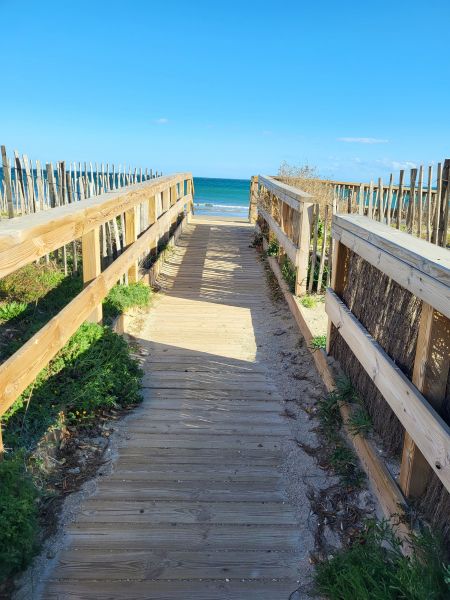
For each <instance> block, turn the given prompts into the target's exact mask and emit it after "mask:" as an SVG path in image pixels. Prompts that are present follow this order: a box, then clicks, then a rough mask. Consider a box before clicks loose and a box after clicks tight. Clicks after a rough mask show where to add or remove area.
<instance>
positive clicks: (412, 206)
mask: <svg viewBox="0 0 450 600" xmlns="http://www.w3.org/2000/svg"><path fill="white" fill-rule="evenodd" d="M416 178H417V169H411V173H410V183H409V204H408V212H407V217H406V225H407V228H408V233H412V232H413V230H414V221H415V218H416Z"/></svg>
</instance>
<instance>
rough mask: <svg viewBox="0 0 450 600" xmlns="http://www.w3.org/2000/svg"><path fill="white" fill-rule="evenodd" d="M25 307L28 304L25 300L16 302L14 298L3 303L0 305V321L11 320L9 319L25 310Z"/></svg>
mask: <svg viewBox="0 0 450 600" xmlns="http://www.w3.org/2000/svg"><path fill="white" fill-rule="evenodd" d="M27 308H28V304H27V303H26V302H16V301H15V300H13V301H12V302H7V303H6V304H3V305H2V306H0V322H1V323H5V322H7V321H11V319H15V318H16V317H18V316H19V315H21V314H22V313H23V312H25V311H26V310H27Z"/></svg>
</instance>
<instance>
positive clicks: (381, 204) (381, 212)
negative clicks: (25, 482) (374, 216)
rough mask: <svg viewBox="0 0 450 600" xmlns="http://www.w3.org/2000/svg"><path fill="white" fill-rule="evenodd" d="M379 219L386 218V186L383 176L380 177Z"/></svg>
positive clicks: (381, 220)
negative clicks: (384, 185)
mask: <svg viewBox="0 0 450 600" xmlns="http://www.w3.org/2000/svg"><path fill="white" fill-rule="evenodd" d="M378 220H379V221H380V222H383V220H384V188H383V180H382V179H381V177H379V178H378Z"/></svg>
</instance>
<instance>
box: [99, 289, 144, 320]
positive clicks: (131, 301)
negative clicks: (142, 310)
mask: <svg viewBox="0 0 450 600" xmlns="http://www.w3.org/2000/svg"><path fill="white" fill-rule="evenodd" d="M150 298H151V289H150V287H149V286H148V285H145V284H144V283H142V282H138V283H130V284H129V285H115V286H114V287H113V288H112V289H111V290H110V292H109V294H108V295H107V296H106V298H105V299H104V300H103V315H104V317H105V319H106V320H108V319H113V318H114V317H116V316H118V315H119V314H121V313H123V312H124V311H125V310H126V309H127V308H131V307H132V306H148V304H149V303H150Z"/></svg>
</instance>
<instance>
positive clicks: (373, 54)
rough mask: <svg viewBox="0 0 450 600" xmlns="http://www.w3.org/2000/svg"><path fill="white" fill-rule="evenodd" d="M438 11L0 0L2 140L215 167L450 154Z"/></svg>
mask: <svg viewBox="0 0 450 600" xmlns="http://www.w3.org/2000/svg"><path fill="white" fill-rule="evenodd" d="M449 13H450V11H449V6H448V1H445V0H442V1H441V0H431V1H429V2H427V3H426V5H424V4H423V3H422V2H418V1H417V0H410V1H406V0H397V1H396V2H393V1H392V0H391V1H389V2H387V1H377V0H371V1H370V2H362V1H361V0H357V1H356V0H352V1H349V0H347V1H346V0H341V1H337V0H336V1H332V0H324V1H322V2H319V1H317V0H316V1H312V0H311V1H308V2H305V1H303V0H302V1H297V2H291V1H285V2H280V1H278V2H275V1H273V2H264V1H259V2H255V1H251V0H250V1H245V0H241V1H240V2H236V1H235V0H227V2H215V1H209V2H206V1H196V0H191V1H190V2H187V1H184V2H178V1H174V0H165V1H164V2H152V1H148V2H138V1H133V0H130V1H129V2H127V3H123V2H116V1H115V0H109V1H108V2H103V1H91V2H86V1H84V0H80V1H77V2H74V3H64V2H63V3H61V2H54V1H53V0H45V1H44V2H36V1H28V0H24V1H23V2H21V3H17V2H11V0H8V1H6V0H0V22H1V23H2V27H1V35H0V50H1V55H2V57H3V65H4V68H3V69H2V75H1V79H0V142H1V143H3V144H6V145H7V147H8V148H9V150H13V149H16V148H17V149H18V150H19V151H20V152H24V153H27V154H28V155H29V156H30V157H31V158H40V159H41V160H58V159H62V158H64V159H65V160H66V161H72V160H82V161H83V160H87V161H93V162H95V161H98V162H101V161H103V162H105V163H106V162H109V163H112V162H115V163H117V164H118V163H122V164H123V163H128V164H133V165H134V166H138V167H139V166H142V167H144V168H145V167H146V166H148V167H153V168H156V169H161V170H163V171H164V172H166V173H167V172H171V171H180V170H191V171H193V173H194V174H195V175H198V176H201V175H203V176H217V177H220V176H224V177H248V176H250V175H252V174H257V173H275V172H276V171H277V170H278V167H279V165H280V163H281V162H282V161H287V162H289V163H293V164H303V163H309V164H311V165H315V166H317V167H318V169H319V171H320V173H322V174H323V175H324V176H331V177H335V178H346V179H355V180H368V179H369V178H370V177H377V176H379V175H382V176H383V177H386V176H387V175H388V174H389V172H390V171H391V170H392V169H394V170H395V171H398V169H399V168H401V167H402V166H406V167H407V168H408V165H409V164H410V163H420V162H424V163H431V162H434V163H436V162H437V161H439V160H441V159H443V158H444V157H447V156H449V155H450V147H449V144H450V119H449V110H448V109H449V104H450V60H449V48H448V32H449V30H450V16H449ZM5 65H6V68H5Z"/></svg>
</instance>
